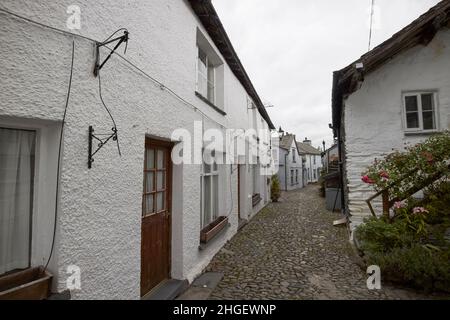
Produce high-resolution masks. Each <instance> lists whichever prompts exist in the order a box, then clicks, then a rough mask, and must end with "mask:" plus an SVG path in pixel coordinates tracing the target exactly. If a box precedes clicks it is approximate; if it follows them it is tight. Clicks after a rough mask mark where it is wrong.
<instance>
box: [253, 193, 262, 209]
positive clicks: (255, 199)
mask: <svg viewBox="0 0 450 320" xmlns="http://www.w3.org/2000/svg"><path fill="white" fill-rule="evenodd" d="M261 200H262V198H261V195H260V194H259V193H256V194H254V195H253V196H252V205H253V207H256V206H257V205H258V203H260V202H261Z"/></svg>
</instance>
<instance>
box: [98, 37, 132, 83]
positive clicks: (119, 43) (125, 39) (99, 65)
mask: <svg viewBox="0 0 450 320" xmlns="http://www.w3.org/2000/svg"><path fill="white" fill-rule="evenodd" d="M116 41H119V42H117V44H116V46H115V47H114V49H112V50H111V52H110V53H109V54H108V56H107V57H106V59H105V60H104V61H103V62H102V63H100V47H103V46H106V45H107V44H110V43H112V42H116ZM123 42H125V44H126V45H125V50H124V53H126V52H127V46H128V31H126V30H125V31H124V32H123V36H120V37H117V38H114V39H111V40H108V41H105V42H101V43H97V44H96V46H95V67H94V76H97V75H98V72H99V71H100V69H101V68H102V67H103V66H104V65H105V63H106V62H107V61H108V60H109V58H111V56H112V54H113V53H114V52H115V51H116V49H117V48H119V46H120V45H121V44H122V43H123Z"/></svg>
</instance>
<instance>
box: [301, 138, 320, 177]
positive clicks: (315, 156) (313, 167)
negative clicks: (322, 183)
mask: <svg viewBox="0 0 450 320" xmlns="http://www.w3.org/2000/svg"><path fill="white" fill-rule="evenodd" d="M311 143H312V141H311V140H308V138H305V140H303V142H298V143H297V148H298V152H299V153H300V155H301V157H302V159H303V164H304V165H303V168H304V176H305V184H308V183H315V182H318V181H319V178H320V172H321V171H322V167H323V164H322V152H321V151H320V150H319V149H318V148H315V147H313V146H312V144H311Z"/></svg>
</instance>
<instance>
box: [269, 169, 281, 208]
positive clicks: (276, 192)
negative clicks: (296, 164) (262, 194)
mask: <svg viewBox="0 0 450 320" xmlns="http://www.w3.org/2000/svg"><path fill="white" fill-rule="evenodd" d="M280 195H281V189H280V180H279V179H278V176H277V175H274V176H273V177H272V185H271V186H270V198H271V199H272V202H278V199H279V198H280Z"/></svg>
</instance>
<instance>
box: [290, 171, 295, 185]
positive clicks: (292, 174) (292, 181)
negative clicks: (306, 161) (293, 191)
mask: <svg viewBox="0 0 450 320" xmlns="http://www.w3.org/2000/svg"><path fill="white" fill-rule="evenodd" d="M291 185H294V170H291Z"/></svg>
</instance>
